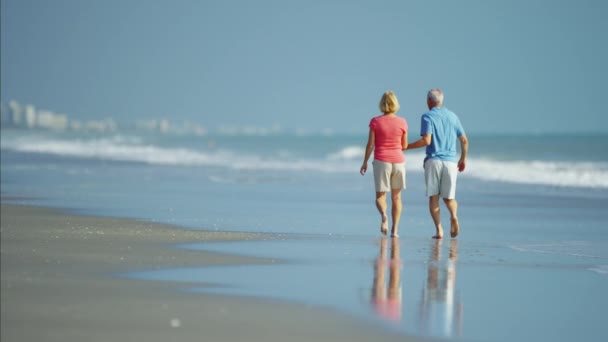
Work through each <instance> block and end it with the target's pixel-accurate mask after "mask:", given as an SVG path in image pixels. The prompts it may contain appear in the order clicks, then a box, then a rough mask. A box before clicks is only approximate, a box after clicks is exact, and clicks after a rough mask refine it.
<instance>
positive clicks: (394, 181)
mask: <svg viewBox="0 0 608 342" xmlns="http://www.w3.org/2000/svg"><path fill="white" fill-rule="evenodd" d="M372 165H373V166H374V184H375V185H376V192H390V191H391V190H392V189H405V163H398V164H395V163H387V162H383V161H379V160H376V159H374V161H373V162H372Z"/></svg>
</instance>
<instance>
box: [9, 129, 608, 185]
mask: <svg viewBox="0 0 608 342" xmlns="http://www.w3.org/2000/svg"><path fill="white" fill-rule="evenodd" d="M2 149H3V150H12V151H18V152H26V153H40V154H50V155H58V156H67V157H76V158H89V159H100V160H111V161H123V162H140V163H148V164H156V165H175V166H213V167H225V168H229V169H235V170H277V171H304V172H307V171H313V172H314V171H318V172H326V173H357V172H358V170H359V166H360V165H361V161H362V160H363V155H364V153H365V149H364V147H363V146H357V145H346V146H344V147H342V148H339V149H337V150H334V151H326V152H325V154H324V155H323V154H322V153H323V152H321V154H319V155H318V156H317V157H306V158H303V157H299V156H298V155H297V154H296V153H285V152H282V153H281V155H280V156H279V157H277V156H270V155H266V154H264V152H259V153H258V154H256V153H244V152H239V151H235V150H215V149H214V150H196V149H193V148H185V147H175V148H168V147H161V146H157V145H154V144H146V143H144V141H143V139H141V138H138V137H130V136H113V137H106V138H99V139H60V138H55V137H48V136H20V137H12V138H9V139H5V138H3V139H2ZM282 149H283V150H289V146H288V145H286V146H282ZM405 154H406V165H407V169H408V172H422V171H423V169H422V165H423V160H424V152H423V151H422V150H417V151H407V152H406V153H405ZM462 176H463V177H472V178H475V179H480V180H487V181H499V182H510V183H517V184H535V185H548V186H560V187H579V188H598V189H608V163H606V162H564V161H501V160H491V159H487V158H480V159H475V158H470V160H469V162H468V164H467V170H466V172H464V173H463V174H462Z"/></svg>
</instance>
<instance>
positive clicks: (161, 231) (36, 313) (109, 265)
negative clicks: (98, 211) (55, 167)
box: [0, 204, 414, 342]
mask: <svg viewBox="0 0 608 342" xmlns="http://www.w3.org/2000/svg"><path fill="white" fill-rule="evenodd" d="M0 233H1V253H0V255H1V259H0V260H1V278H0V279H1V292H0V293H1V296H0V301H1V329H0V330H1V336H0V337H1V340H2V341H3V342H9V341H64V342H69V341H150V342H152V341H311V340H316V341H370V340H375V341H403V340H404V338H403V336H400V335H392V334H389V333H387V332H384V331H381V330H380V329H379V328H378V327H377V326H373V325H371V324H368V323H366V322H361V321H359V320H355V319H352V318H350V317H347V316H345V315H342V314H338V313H336V312H333V311H331V310H327V309H325V308H320V307H311V306H305V305H296V304H288V303H283V302H279V301H271V300H262V299H255V298H241V297H231V296H218V295H209V294H201V293H190V292H184V291H180V290H179V288H182V287H188V285H196V286H197V287H202V286H206V285H211V284H200V283H199V284H183V283H179V284H176V283H171V282H156V281H142V280H132V279H124V278H120V277H117V276H116V274H118V273H122V272H129V271H135V270H153V269H164V268H171V267H201V266H208V265H226V264H264V263H272V262H280V261H277V260H271V259H262V258H251V257H241V256H234V255H228V254H218V253H208V252H203V251H192V250H182V249H177V248H173V247H171V245H172V244H177V243H185V242H188V243H190V242H205V241H219V240H246V239H274V238H279V237H280V236H277V235H263V234H255V233H236V232H234V233H233V232H213V231H193V230H187V229H182V228H179V227H173V226H167V225H162V224H153V223H148V222H142V221H137V220H129V219H117V218H100V217H89V216H78V215H71V214H66V213H63V212H61V211H59V210H54V209H47V208H39V207H32V206H18V205H10V204H2V205H1V212H0ZM213 285H218V284H213ZM219 285H221V284H219ZM408 340H414V339H408Z"/></svg>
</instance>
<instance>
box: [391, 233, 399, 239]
mask: <svg viewBox="0 0 608 342" xmlns="http://www.w3.org/2000/svg"><path fill="white" fill-rule="evenodd" d="M391 237H394V238H398V237H399V234H397V233H392V234H391Z"/></svg>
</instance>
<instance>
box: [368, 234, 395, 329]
mask: <svg viewBox="0 0 608 342" xmlns="http://www.w3.org/2000/svg"><path fill="white" fill-rule="evenodd" d="M387 245H388V239H387V238H386V237H382V240H381V241H380V255H379V256H378V259H376V262H375V263H374V271H375V272H374V284H373V287H372V304H373V306H374V309H375V310H376V312H377V313H378V315H379V316H380V317H382V318H386V319H389V320H393V321H399V320H401V276H400V275H401V259H399V239H391V257H390V260H389V259H388V258H387V253H388V252H387ZM387 269H388V271H389V276H388V286H387V285H386V271H387Z"/></svg>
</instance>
